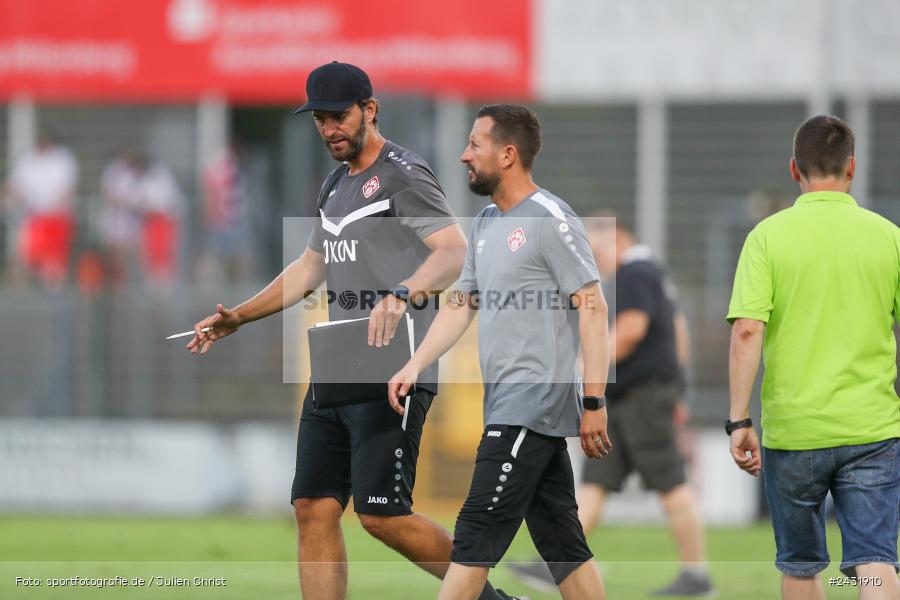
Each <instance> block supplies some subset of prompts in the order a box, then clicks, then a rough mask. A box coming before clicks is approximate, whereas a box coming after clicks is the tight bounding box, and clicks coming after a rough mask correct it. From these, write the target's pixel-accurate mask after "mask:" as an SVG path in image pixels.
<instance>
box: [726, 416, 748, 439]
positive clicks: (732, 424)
mask: <svg viewBox="0 0 900 600" xmlns="http://www.w3.org/2000/svg"><path fill="white" fill-rule="evenodd" d="M744 427H753V419H750V418H747V419H741V420H740V421H732V420H731V419H725V433H727V434H728V435H731V433H732V432H733V431H735V430H737V429H743V428H744Z"/></svg>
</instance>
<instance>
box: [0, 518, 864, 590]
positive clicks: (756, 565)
mask: <svg viewBox="0 0 900 600" xmlns="http://www.w3.org/2000/svg"><path fill="white" fill-rule="evenodd" d="M450 521H451V520H450V519H447V520H444V524H445V525H447V524H449V523H450ZM344 525H345V527H344V532H345V536H346V540H347V546H348V550H349V554H350V561H351V566H350V589H349V594H348V597H349V598H350V599H351V600H362V599H366V600H371V599H378V600H382V599H384V600H406V599H410V600H412V599H415V600H419V599H424V598H434V597H436V595H437V591H438V587H439V586H438V581H437V580H435V579H433V578H432V577H430V576H429V575H427V574H425V573H424V572H422V571H420V570H419V569H418V568H416V567H415V566H413V565H410V564H409V563H407V562H406V561H405V560H404V559H402V558H401V557H400V556H399V555H398V554H396V553H394V552H393V551H391V550H388V549H386V548H384V547H383V546H381V545H380V544H379V543H378V542H376V541H375V540H373V539H371V538H369V537H368V535H367V534H366V533H365V532H364V531H363V530H362V529H361V527H360V526H359V525H358V524H357V522H356V520H355V519H353V518H348V519H346V520H345V523H344ZM294 536H295V534H294V525H293V522H292V521H290V520H288V519H282V520H279V519H270V518H252V517H237V516H234V517H227V516H223V517H211V518H198V519H177V518H158V519H153V518H97V517H91V518H79V517H66V518H64V517H58V518H57V517H21V516H7V517H2V516H0V598H2V599H4V600H5V599H7V598H22V599H26V598H66V599H67V600H83V599H84V600H86V599H92V600H93V599H95V598H101V599H102V598H110V599H112V598H115V599H118V598H126V599H135V600H140V599H154V600H164V599H176V598H177V599H179V600H180V599H193V598H217V599H222V600H237V599H242V600H243V599H247V600H250V599H252V600H256V599H260V598H265V599H267V600H274V599H281V598H298V597H299V591H298V590H299V587H298V584H297V579H296V575H295V572H296V565H295V563H294V558H295V541H294V540H295V537H294ZM589 541H590V544H591V547H592V548H593V550H594V553H595V554H596V555H597V559H598V560H599V561H600V568H601V571H602V572H603V576H604V581H605V583H606V587H607V591H608V597H609V598H613V599H615V598H623V599H629V600H631V599H640V598H649V597H650V596H649V593H648V592H649V590H652V589H654V588H656V587H659V586H661V585H663V584H665V583H667V582H668V580H669V579H670V578H672V577H673V576H674V575H675V574H676V571H677V569H678V565H677V564H676V563H674V562H672V561H674V560H675V558H676V553H675V549H674V545H673V543H672V541H671V539H670V538H669V536H668V534H667V532H666V530H665V529H663V528H656V527H606V528H602V529H600V530H597V531H596V532H595V533H594V534H593V535H592V536H591V538H590V540H589ZM829 542H830V545H831V552H832V557H833V558H835V559H839V557H840V535H839V533H838V531H837V529H836V528H834V527H832V529H830V530H829ZM708 545H709V555H710V559H711V561H712V564H711V569H712V575H713V579H714V580H715V582H716V584H717V585H718V587H719V598H727V599H735V600H738V599H744V598H746V599H748V600H750V599H752V600H759V599H763V598H766V599H767V598H777V597H778V589H779V576H778V573H777V571H776V570H775V568H774V566H773V565H772V559H773V555H774V547H773V541H772V534H771V530H770V528H769V527H768V525H759V526H755V527H751V528H747V529H711V530H710V531H709V532H708ZM533 552H534V550H533V546H532V544H531V540H530V539H529V537H528V534H527V532H526V531H525V529H524V528H523V529H522V530H521V531H520V532H519V536H518V537H517V538H516V540H515V543H514V544H513V546H512V548H510V550H509V552H508V553H507V556H506V559H505V560H506V561H507V562H509V561H526V560H530V559H531V557H532V556H533ZM831 575H835V576H839V575H840V573H839V572H838V570H837V566H836V565H835V564H833V565H832V566H831V567H830V568H829V569H828V570H827V571H826V573H825V578H826V579H827V578H828V577H829V576H831ZM73 576H78V577H84V578H112V577H116V576H120V577H123V578H126V579H128V580H129V582H130V580H131V579H132V578H135V577H138V578H143V579H144V580H145V584H144V585H143V586H140V587H138V586H131V585H129V586H128V587H105V588H97V587H82V586H79V587H74V588H73V587H71V586H69V587H56V588H53V589H51V588H49V587H48V585H49V582H48V581H47V580H48V579H49V578H60V579H62V578H67V577H73ZM17 577H22V578H28V577H32V578H39V579H41V580H42V581H43V585H42V586H40V587H34V586H25V585H23V584H18V585H17V583H16V578H17ZM159 577H164V578H169V580H168V581H167V582H165V583H167V585H159V584H158V580H157V579H156V578H159ZM195 577H202V578H209V579H215V578H224V579H225V585H224V586H221V585H220V586H216V585H206V586H202V585H194V582H193V579H194V578H195ZM172 578H182V579H186V580H188V583H189V584H191V585H189V586H175V585H173V584H174V583H175V582H174V581H172ZM151 579H153V581H154V583H153V585H152V586H150V585H148V584H147V583H146V582H147V581H149V580H151ZM491 581H492V582H493V583H494V584H495V585H496V586H497V587H502V588H504V589H506V590H507V591H516V592H522V593H528V594H529V595H530V596H531V597H532V598H533V599H534V600H544V599H548V598H557V597H558V595H556V594H541V593H537V592H534V591H533V590H528V589H527V588H526V587H524V586H523V585H522V584H520V583H517V582H516V581H515V580H514V579H513V578H512V577H511V576H510V574H509V572H508V571H507V570H506V569H505V568H504V567H503V564H501V565H500V566H499V567H498V568H497V569H495V570H494V571H493V572H492V574H491ZM828 597H829V598H855V597H856V593H855V590H854V589H853V588H848V587H842V588H828Z"/></svg>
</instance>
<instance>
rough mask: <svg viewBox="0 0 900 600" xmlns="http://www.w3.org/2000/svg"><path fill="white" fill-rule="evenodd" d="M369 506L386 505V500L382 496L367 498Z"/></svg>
mask: <svg viewBox="0 0 900 600" xmlns="http://www.w3.org/2000/svg"><path fill="white" fill-rule="evenodd" d="M368 503H369V504H387V498H385V497H384V496H369V501H368Z"/></svg>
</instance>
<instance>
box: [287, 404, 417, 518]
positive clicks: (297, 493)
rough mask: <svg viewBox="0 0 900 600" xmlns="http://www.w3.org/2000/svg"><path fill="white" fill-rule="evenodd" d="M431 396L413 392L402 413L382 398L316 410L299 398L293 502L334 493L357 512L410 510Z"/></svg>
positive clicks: (388, 512) (337, 498)
mask: <svg viewBox="0 0 900 600" xmlns="http://www.w3.org/2000/svg"><path fill="white" fill-rule="evenodd" d="M433 398H434V396H433V395H432V394H431V392H427V391H424V390H420V391H417V392H416V393H415V394H414V395H413V396H412V397H410V399H409V407H408V409H407V411H406V419H405V421H404V416H402V415H399V414H397V413H396V412H394V410H393V409H392V408H391V406H390V404H388V401H387V397H385V399H384V401H383V402H382V401H376V402H366V403H363V404H354V405H351V406H345V407H341V408H328V409H322V410H314V409H313V406H312V400H311V398H310V394H309V393H307V395H306V398H305V399H304V400H303V412H302V414H301V415H300V429H299V433H298V436H297V467H296V470H295V473H294V485H293V488H292V490H291V501H292V502H293V501H294V500H296V499H297V498H325V497H331V498H335V499H336V500H337V501H338V502H340V503H341V506H344V507H346V506H347V502H348V501H349V500H350V494H351V493H352V494H353V508H354V510H355V511H356V512H357V513H360V514H376V515H408V514H410V513H412V491H413V486H414V485H415V482H416V459H417V458H418V456H419V440H420V439H421V437H422V426H423V425H424V423H425V415H426V414H428V409H429V408H430V407H431V401H432V399H433Z"/></svg>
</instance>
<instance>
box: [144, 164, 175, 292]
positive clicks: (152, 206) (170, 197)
mask: <svg viewBox="0 0 900 600" xmlns="http://www.w3.org/2000/svg"><path fill="white" fill-rule="evenodd" d="M137 201H138V207H139V209H140V210H141V211H142V212H143V215H142V222H141V259H142V263H143V268H144V274H145V276H146V278H147V279H148V281H149V283H151V284H170V283H172V282H173V281H174V279H175V275H176V273H177V270H178V235H179V229H180V222H181V215H182V212H183V204H184V195H183V194H182V192H181V189H180V188H179V187H178V182H177V181H176V180H175V175H174V174H173V173H172V170H171V169H170V168H169V167H167V166H166V165H164V164H162V163H161V162H158V161H156V162H152V163H144V162H142V163H140V164H139V168H138V181H137Z"/></svg>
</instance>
